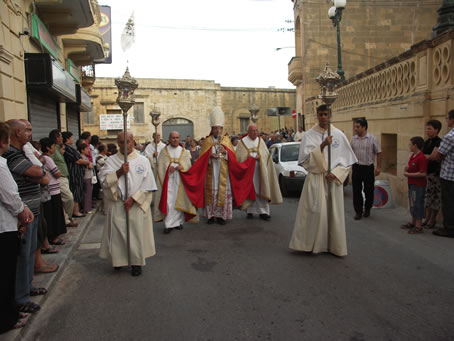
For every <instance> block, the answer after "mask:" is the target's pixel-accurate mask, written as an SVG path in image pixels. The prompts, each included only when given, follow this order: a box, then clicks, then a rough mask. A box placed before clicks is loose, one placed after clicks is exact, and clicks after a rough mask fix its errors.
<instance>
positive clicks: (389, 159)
mask: <svg viewBox="0 0 454 341" xmlns="http://www.w3.org/2000/svg"><path fill="white" fill-rule="evenodd" d="M381 150H382V169H383V172H385V173H390V174H392V175H397V134H381Z"/></svg>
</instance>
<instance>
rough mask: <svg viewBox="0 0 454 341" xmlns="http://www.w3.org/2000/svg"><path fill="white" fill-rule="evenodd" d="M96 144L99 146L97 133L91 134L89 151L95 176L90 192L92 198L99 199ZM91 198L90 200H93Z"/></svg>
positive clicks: (99, 187) (97, 151)
mask: <svg viewBox="0 0 454 341" xmlns="http://www.w3.org/2000/svg"><path fill="white" fill-rule="evenodd" d="M98 146H99V136H98V135H93V136H92V137H91V139H90V146H89V147H90V151H91V155H92V156H93V162H92V163H93V167H95V168H94V172H95V174H94V175H95V176H96V183H95V184H93V192H92V199H93V200H98V199H99V191H100V190H101V186H100V185H99V183H98V181H97V179H98V173H97V172H96V160H97V158H98V155H99V150H98ZM93 200H92V202H93ZM93 207H94V203H93Z"/></svg>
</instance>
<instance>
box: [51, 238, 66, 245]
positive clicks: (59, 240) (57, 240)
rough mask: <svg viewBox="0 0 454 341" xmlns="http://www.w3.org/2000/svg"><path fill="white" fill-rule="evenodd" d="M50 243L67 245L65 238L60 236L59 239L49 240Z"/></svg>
mask: <svg viewBox="0 0 454 341" xmlns="http://www.w3.org/2000/svg"><path fill="white" fill-rule="evenodd" d="M49 244H52V245H65V244H66V243H65V241H64V240H63V239H61V238H59V239H56V240H54V241H51V242H49Z"/></svg>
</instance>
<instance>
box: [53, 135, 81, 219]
mask: <svg viewBox="0 0 454 341" xmlns="http://www.w3.org/2000/svg"><path fill="white" fill-rule="evenodd" d="M49 138H50V139H51V140H53V141H54V142H55V146H56V148H55V153H53V154H52V155H51V156H50V157H51V158H52V160H54V162H55V165H56V166H57V168H58V170H59V171H60V173H61V176H60V177H59V178H58V182H59V184H60V191H61V201H62V203H63V211H64V213H65V222H66V226H68V227H75V226H77V223H76V222H75V221H74V220H73V219H72V216H73V211H74V197H73V194H72V192H71V190H70V189H69V171H68V166H67V165H66V162H65V158H64V156H63V154H64V153H65V145H64V143H63V137H62V136H61V132H60V130H58V129H54V130H52V131H51V132H50V133H49Z"/></svg>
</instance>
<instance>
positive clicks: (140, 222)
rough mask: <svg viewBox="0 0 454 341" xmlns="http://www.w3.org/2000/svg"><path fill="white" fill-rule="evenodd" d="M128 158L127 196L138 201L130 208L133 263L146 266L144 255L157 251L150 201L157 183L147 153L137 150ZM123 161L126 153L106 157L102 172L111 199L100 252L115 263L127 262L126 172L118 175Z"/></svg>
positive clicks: (105, 193) (119, 264)
mask: <svg viewBox="0 0 454 341" xmlns="http://www.w3.org/2000/svg"><path fill="white" fill-rule="evenodd" d="M128 162H129V172H128V173H127V179H128V196H130V197H132V198H133V199H134V201H135V202H134V204H133V205H132V207H131V209H130V210H129V226H130V246H131V248H130V255H131V265H139V266H143V265H145V258H148V257H151V256H153V255H154V254H155V253H156V249H155V243H154V236H153V221H152V218H151V209H150V203H151V199H152V192H153V191H156V190H157V187H156V182H155V179H154V176H153V172H152V170H151V166H150V162H149V161H148V159H147V158H146V157H144V156H142V155H140V154H139V153H138V152H137V151H135V150H134V151H133V152H132V153H131V154H129V155H128ZM123 163H124V157H123V154H121V153H117V154H115V155H112V156H111V157H109V158H108V159H107V160H106V163H105V164H104V167H102V168H101V171H100V172H99V178H100V182H101V184H102V186H103V188H104V200H108V201H109V203H110V204H109V210H108V212H107V219H106V224H105V226H104V230H103V235H102V240H101V250H100V252H99V255H100V257H101V258H105V259H111V260H112V265H113V266H114V267H118V266H126V265H128V249H127V229H126V214H125V209H124V206H123V200H125V199H126V198H125V178H124V175H122V176H121V177H120V178H117V175H116V171H117V170H118V169H120V167H121V165H122V164H123Z"/></svg>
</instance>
